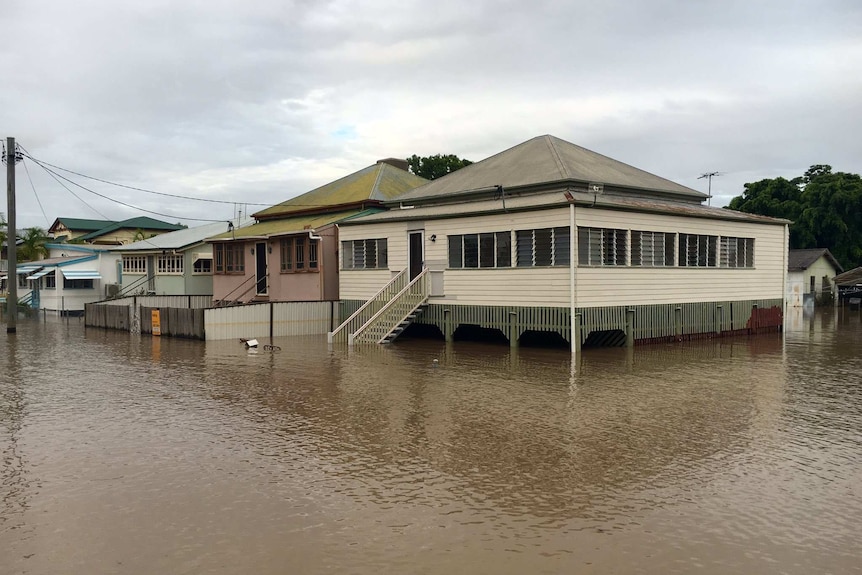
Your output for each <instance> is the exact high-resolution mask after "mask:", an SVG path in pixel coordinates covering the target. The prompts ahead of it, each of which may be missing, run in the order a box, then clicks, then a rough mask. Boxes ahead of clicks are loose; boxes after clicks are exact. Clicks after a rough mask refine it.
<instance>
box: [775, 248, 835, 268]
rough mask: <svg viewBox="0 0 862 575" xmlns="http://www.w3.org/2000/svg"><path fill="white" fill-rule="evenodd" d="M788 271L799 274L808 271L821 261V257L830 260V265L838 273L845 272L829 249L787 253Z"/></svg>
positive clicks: (790, 251)
mask: <svg viewBox="0 0 862 575" xmlns="http://www.w3.org/2000/svg"><path fill="white" fill-rule="evenodd" d="M787 255H788V257H787V271H789V272H798V271H802V270H807V269H808V268H809V267H811V265H812V264H813V263H814V262H816V261H817V260H819V259H820V257H821V256H823V257H825V258H826V259H827V260H829V263H831V264H832V266H833V267H834V268H835V269H836V270H837V271H838V272H842V271H844V268H843V267H841V264H839V263H838V260H836V259H835V256H833V255H832V252H830V251H829V250H828V249H827V248H811V249H805V250H789V251H788V252H787Z"/></svg>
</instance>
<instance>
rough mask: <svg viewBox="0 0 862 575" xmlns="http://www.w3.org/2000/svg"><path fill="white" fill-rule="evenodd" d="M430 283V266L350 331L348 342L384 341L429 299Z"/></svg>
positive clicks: (351, 343)
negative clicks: (360, 324)
mask: <svg viewBox="0 0 862 575" xmlns="http://www.w3.org/2000/svg"><path fill="white" fill-rule="evenodd" d="M430 284H431V281H430V276H429V275H428V268H424V269H423V270H422V272H420V273H419V275H417V276H416V277H415V278H413V281H411V282H410V283H409V284H407V285H406V286H405V287H404V288H403V289H402V290H401V291H400V292H399V293H398V294H396V295H395V296H394V297H392V298H391V299H390V300H389V301H388V302H386V303H385V304H384V305H383V306H382V307H381V308H380V309H379V310H378V311H377V313H375V314H374V315H373V316H371V318H369V319H368V321H366V322H365V323H364V324H363V325H362V326H361V327H359V328H357V329H356V330H355V331H353V332H349V335H348V338H347V343H348V344H349V345H353V344H355V343H383V342H384V341H385V340H386V338H387V337H388V336H389V334H390V333H392V332H393V331H394V330H395V329H396V328H397V327H398V326H399V325H400V324H401V322H403V321H405V320H406V319H407V318H408V317H409V316H410V315H411V314H413V313H414V312H415V311H416V310H417V309H418V308H419V306H421V305H422V304H424V303H425V302H427V301H428V295H429V293H430V287H431V286H430Z"/></svg>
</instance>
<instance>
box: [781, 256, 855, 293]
mask: <svg viewBox="0 0 862 575" xmlns="http://www.w3.org/2000/svg"><path fill="white" fill-rule="evenodd" d="M842 271H844V268H842V267H841V264H839V263H838V260H836V259H835V257H834V256H833V255H832V252H830V251H829V250H828V249H826V248H812V249H804V250H790V252H789V253H788V258H787V305H788V306H790V307H801V306H803V305H825V304H832V303H834V302H836V301H837V295H838V291H837V288H836V286H835V282H834V281H833V278H834V277H835V276H836V275H838V274H839V273H841V272H842Z"/></svg>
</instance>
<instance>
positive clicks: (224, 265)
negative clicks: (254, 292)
mask: <svg viewBox="0 0 862 575" xmlns="http://www.w3.org/2000/svg"><path fill="white" fill-rule="evenodd" d="M243 248H244V245H243V244H242V243H221V244H215V245H214V246H213V256H214V258H215V273H217V274H242V273H245V249H243Z"/></svg>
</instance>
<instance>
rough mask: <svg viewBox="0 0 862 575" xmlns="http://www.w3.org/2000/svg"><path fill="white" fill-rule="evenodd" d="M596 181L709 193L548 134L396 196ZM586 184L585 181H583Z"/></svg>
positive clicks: (680, 193)
mask: <svg viewBox="0 0 862 575" xmlns="http://www.w3.org/2000/svg"><path fill="white" fill-rule="evenodd" d="M563 182H568V183H572V184H574V183H581V184H589V183H597V184H603V185H605V186H612V187H619V188H627V189H630V190H636V191H645V192H652V193H653V194H655V195H657V196H660V197H661V196H664V197H668V196H671V197H676V198H677V199H683V200H685V201H689V202H691V201H694V202H700V201H703V200H705V199H706V198H707V195H706V194H704V193H702V192H698V191H697V190H693V189H691V188H688V187H686V186H683V185H680V184H677V183H676V182H672V181H670V180H667V179H665V178H662V177H659V176H656V175H654V174H651V173H649V172H646V171H644V170H641V169H638V168H635V167H633V166H630V165H628V164H624V163H623V162H619V161H617V160H614V159H612V158H609V157H607V156H603V155H601V154H598V153H596V152H593V151H590V150H587V149H586V148H582V147H580V146H576V145H575V144H572V143H570V142H567V141H565V140H561V139H560V138H557V137H554V136H550V135H545V136H538V137H536V138H533V139H531V140H527V141H526V142H523V143H521V144H518V145H517V146H514V147H513V148H509V149H508V150H505V151H503V152H500V153H499V154H495V155H493V156H491V157H489V158H486V159H484V160H482V161H480V162H476V163H475V164H471V165H469V166H467V167H465V168H461V169H460V170H458V171H456V172H452V173H451V174H447V175H446V176H444V177H442V178H439V179H437V180H433V181H431V182H429V183H427V184H425V185H423V186H420V187H418V188H416V189H414V190H412V191H409V192H407V193H405V194H403V195H401V196H399V197H398V198H397V201H398V202H402V203H406V202H416V201H422V200H433V199H435V198H444V197H447V196H460V195H463V194H471V193H477V192H482V191H487V192H490V191H491V190H493V188H494V187H496V186H503V188H504V189H507V188H527V187H537V188H540V187H543V186H546V185H548V184H553V183H563ZM581 187H584V189H586V188H585V186H581Z"/></svg>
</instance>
